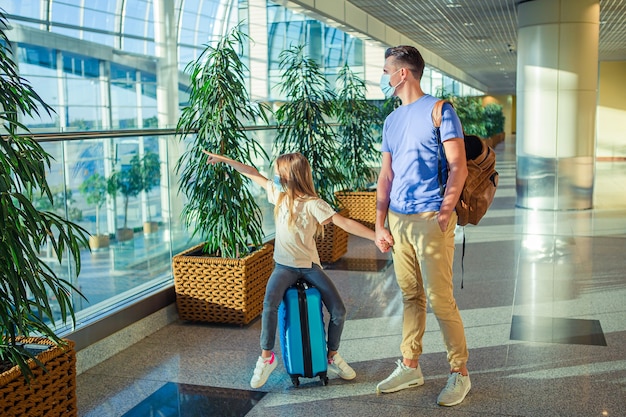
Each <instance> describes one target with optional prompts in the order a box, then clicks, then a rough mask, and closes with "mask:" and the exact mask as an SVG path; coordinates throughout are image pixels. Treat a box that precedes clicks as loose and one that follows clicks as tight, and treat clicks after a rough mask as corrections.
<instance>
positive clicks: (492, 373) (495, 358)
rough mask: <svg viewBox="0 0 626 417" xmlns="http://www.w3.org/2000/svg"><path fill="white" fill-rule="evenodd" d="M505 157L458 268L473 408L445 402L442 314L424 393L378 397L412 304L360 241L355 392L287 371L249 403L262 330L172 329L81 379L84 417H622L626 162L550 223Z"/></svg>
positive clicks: (424, 361) (350, 344) (354, 267)
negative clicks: (522, 191) (441, 397)
mask: <svg viewBox="0 0 626 417" xmlns="http://www.w3.org/2000/svg"><path fill="white" fill-rule="evenodd" d="M496 152H497V154H498V166H497V168H498V171H499V172H500V175H501V179H500V185H499V190H498V192H497V194H496V199H495V202H494V205H493V206H492V208H491V210H490V212H489V213H488V214H487V217H486V218H485V219H484V220H483V221H482V222H481V225H479V226H475V227H471V226H468V227H466V228H465V234H466V240H467V243H466V245H467V246H466V253H465V258H464V275H463V279H464V288H463V289H461V288H460V283H461V251H460V250H457V253H456V259H455V287H456V290H455V291H456V299H457V303H458V304H459V306H460V308H461V310H462V316H463V320H464V322H465V327H466V331H467V339H468V343H469V348H470V362H469V364H468V366H469V369H470V372H471V377H472V390H471V391H470V393H469V394H468V396H467V398H466V400H465V401H464V402H463V403H462V404H460V405H458V406H456V407H452V408H442V407H439V406H438V405H437V404H436V398H437V395H438V393H439V391H440V390H441V388H442V387H443V386H444V384H445V381H446V376H447V375H446V374H447V369H448V367H447V363H446V356H445V350H444V346H443V342H442V340H441V335H440V332H439V329H438V324H437V321H436V320H435V318H434V317H433V316H432V315H429V318H428V329H427V333H426V335H425V337H424V344H425V350H424V354H423V356H422V357H421V360H420V362H421V367H422V370H423V372H424V375H425V378H426V383H425V385H423V386H422V387H419V388H414V389H410V390H405V391H401V392H398V393H394V394H384V395H376V393H375V387H376V384H377V383H378V382H379V381H381V380H382V379H384V378H385V377H386V376H387V375H388V374H389V373H390V372H391V371H392V370H393V369H394V366H395V365H394V362H395V361H396V359H398V358H399V342H400V331H401V317H400V313H401V304H402V303H401V297H400V292H399V289H398V287H397V284H396V282H395V278H394V274H393V265H392V264H391V263H390V262H388V257H387V255H383V254H380V253H377V251H376V250H375V249H374V247H373V246H371V245H370V244H369V243H368V242H366V241H364V240H362V239H359V238H355V237H353V238H351V240H350V245H349V247H350V249H349V253H348V255H346V257H345V259H344V260H343V261H341V262H340V263H338V264H336V265H332V266H331V267H329V268H328V273H329V275H330V276H331V277H332V278H333V279H334V281H335V283H336V285H337V286H338V288H339V290H340V292H341V294H342V295H343V297H344V300H345V302H346V305H347V308H348V321H347V323H346V326H345V331H344V335H343V339H342V345H341V348H340V352H341V354H342V356H343V357H344V358H345V359H346V360H347V361H348V362H349V363H351V364H352V366H353V367H354V369H355V370H356V372H357V378H356V379H355V380H354V381H343V380H340V379H337V378H336V377H334V376H331V380H330V384H329V385H328V386H323V385H321V383H320V382H319V380H309V381H306V380H305V381H303V383H302V384H301V385H300V387H299V388H294V387H293V386H292V384H291V380H290V378H289V376H288V375H287V374H286V372H285V370H284V368H283V366H282V365H279V366H278V368H277V369H276V371H274V373H273V374H272V375H271V376H270V378H269V380H268V382H267V384H266V385H265V386H263V387H262V389H259V390H251V389H250V388H249V385H248V383H249V380H250V377H251V372H252V369H253V367H254V364H255V361H256V358H257V355H258V354H259V334H260V321H259V320H256V321H254V322H253V323H252V324H250V325H249V326H246V327H233V326H224V325H211V324H188V323H183V322H176V323H174V324H172V325H169V326H167V327H165V328H163V329H161V330H159V331H157V332H156V333H154V334H152V335H151V336H149V337H147V338H146V339H144V340H143V341H141V342H140V343H137V344H136V345H133V346H132V347H131V348H129V349H126V350H125V351H123V352H121V353H120V354H118V355H116V356H114V357H113V358H111V359H109V360H107V361H105V362H103V363H102V364H100V365H97V366H95V367H93V368H91V369H89V370H88V371H86V372H84V373H82V374H81V375H79V377H78V400H79V402H78V405H79V415H81V416H97V417H102V416H107V417H108V416H128V417H135V416H172V417H173V416H244V415H247V416H273V417H274V416H289V417H293V416H310V415H320V416H365V417H366V416H394V417H402V416H415V415H428V416H430V415H432V416H463V417H467V416H533V417H534V416H585V417H586V416H626V348H625V347H624V345H625V344H626V277H625V275H626V273H625V272H624V271H625V270H626V255H625V254H624V250H625V249H626V193H625V192H624V190H625V187H624V183H625V182H626V163H625V162H599V163H598V166H597V172H596V175H597V180H596V189H595V201H594V204H595V207H596V208H595V209H593V210H587V211H573V212H570V211H565V212H540V211H529V210H524V209H519V208H516V207H515V157H514V143H512V141H511V140H510V139H507V141H506V142H505V143H504V144H500V145H498V147H497V149H496ZM461 236H462V230H458V236H457V239H458V241H459V242H461ZM457 248H459V249H460V244H459V246H458V247H457ZM346 268H348V269H346ZM276 349H277V354H278V356H279V357H280V354H279V351H280V348H279V345H278V344H277V346H276Z"/></svg>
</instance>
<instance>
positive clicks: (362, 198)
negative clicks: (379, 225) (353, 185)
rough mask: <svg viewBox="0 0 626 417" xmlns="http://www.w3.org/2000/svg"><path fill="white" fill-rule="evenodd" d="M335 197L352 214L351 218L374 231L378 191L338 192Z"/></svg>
mask: <svg viewBox="0 0 626 417" xmlns="http://www.w3.org/2000/svg"><path fill="white" fill-rule="evenodd" d="M335 197H337V200H339V202H340V203H341V205H342V207H345V208H347V209H348V211H349V212H350V218H351V219H353V220H356V221H357V222H359V223H361V224H363V225H365V226H367V227H369V228H370V229H372V230H374V229H375V226H376V191H338V192H336V193H335Z"/></svg>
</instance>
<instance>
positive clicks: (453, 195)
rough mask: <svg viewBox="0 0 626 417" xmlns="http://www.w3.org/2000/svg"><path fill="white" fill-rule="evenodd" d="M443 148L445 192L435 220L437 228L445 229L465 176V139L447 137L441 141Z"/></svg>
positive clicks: (459, 194)
mask: <svg viewBox="0 0 626 417" xmlns="http://www.w3.org/2000/svg"><path fill="white" fill-rule="evenodd" d="M443 148H444V151H445V153H446V159H447V161H448V169H449V173H448V182H447V183H446V193H445V194H444V196H443V202H442V203H441V208H440V209H439V215H438V216H437V221H438V222H439V228H440V229H441V230H442V231H445V230H446V229H447V228H448V221H449V220H450V215H451V214H452V212H453V211H454V208H455V207H456V203H457V202H458V201H459V198H460V197H461V191H462V190H463V185H465V179H466V178H467V159H466V157H465V140H464V139H462V138H454V139H449V140H446V141H445V142H443Z"/></svg>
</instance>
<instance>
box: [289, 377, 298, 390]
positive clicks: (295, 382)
mask: <svg viewBox="0 0 626 417" xmlns="http://www.w3.org/2000/svg"><path fill="white" fill-rule="evenodd" d="M291 383H292V384H293V386H294V387H296V388H298V387H299V386H300V378H298V377H297V376H292V377H291Z"/></svg>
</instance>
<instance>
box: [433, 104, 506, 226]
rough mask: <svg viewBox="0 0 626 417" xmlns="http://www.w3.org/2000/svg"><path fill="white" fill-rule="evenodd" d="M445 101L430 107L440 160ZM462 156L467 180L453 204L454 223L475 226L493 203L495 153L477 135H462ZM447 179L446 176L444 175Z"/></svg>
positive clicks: (440, 180) (443, 185)
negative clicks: (463, 137)
mask: <svg viewBox="0 0 626 417" xmlns="http://www.w3.org/2000/svg"><path fill="white" fill-rule="evenodd" d="M444 103H449V102H448V101H446V100H439V101H438V102H437V103H436V104H435V107H434V108H433V114H432V119H433V125H434V126H435V131H436V135H437V142H438V144H439V146H440V149H441V150H440V152H439V153H438V155H439V157H440V158H445V153H444V151H443V145H442V143H441V134H440V132H439V127H440V126H441V111H442V108H443V104H444ZM465 154H466V157H467V179H466V180H465V185H464V186H463V190H462V191H461V197H460V199H459V201H458V203H457V204H456V214H457V216H458V221H457V224H458V225H459V226H465V225H466V224H468V223H470V224H478V222H479V221H480V219H482V218H483V216H484V215H485V213H486V212H487V209H489V206H490V205H491V203H492V202H493V198H494V196H495V194H496V187H497V186H498V172H497V171H496V154H495V152H494V150H493V149H491V148H490V147H489V146H487V144H486V143H485V142H484V141H483V140H482V139H481V138H479V137H478V136H474V135H465ZM441 171H442V170H441V169H439V187H440V189H441V191H442V193H443V190H444V187H445V181H444V180H443V173H442V172H441ZM446 177H447V175H446Z"/></svg>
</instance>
